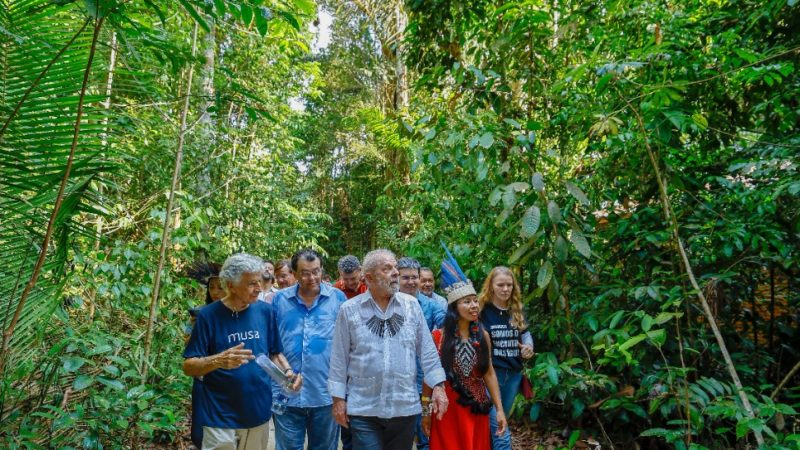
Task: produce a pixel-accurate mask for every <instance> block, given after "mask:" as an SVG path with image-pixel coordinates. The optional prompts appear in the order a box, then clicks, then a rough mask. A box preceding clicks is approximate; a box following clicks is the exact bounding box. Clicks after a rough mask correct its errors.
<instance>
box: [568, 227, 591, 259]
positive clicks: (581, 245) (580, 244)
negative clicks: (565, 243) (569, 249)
mask: <svg viewBox="0 0 800 450" xmlns="http://www.w3.org/2000/svg"><path fill="white" fill-rule="evenodd" d="M569 240H570V241H572V245H574V246H575V249H576V250H578V253H580V254H581V255H583V256H584V257H585V258H589V257H590V256H592V250H591V249H590V248H589V242H588V241H587V240H586V238H585V237H584V236H583V234H582V233H581V232H579V231H575V230H572V233H570V235H569Z"/></svg>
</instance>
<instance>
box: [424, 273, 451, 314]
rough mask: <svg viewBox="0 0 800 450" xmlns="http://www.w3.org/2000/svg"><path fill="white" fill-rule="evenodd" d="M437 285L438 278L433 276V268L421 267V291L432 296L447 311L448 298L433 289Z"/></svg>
mask: <svg viewBox="0 0 800 450" xmlns="http://www.w3.org/2000/svg"><path fill="white" fill-rule="evenodd" d="M435 287H436V279H435V278H434V277H433V270H431V268H430V267H423V268H421V269H419V291H420V292H422V293H423V294H425V295H427V296H428V297H430V298H432V299H433V301H434V302H436V303H437V304H438V305H439V306H441V307H442V309H444V310H445V311H447V299H446V298H444V297H442V296H441V295H439V294H437V293H436V292H434V291H433V289H434V288H435Z"/></svg>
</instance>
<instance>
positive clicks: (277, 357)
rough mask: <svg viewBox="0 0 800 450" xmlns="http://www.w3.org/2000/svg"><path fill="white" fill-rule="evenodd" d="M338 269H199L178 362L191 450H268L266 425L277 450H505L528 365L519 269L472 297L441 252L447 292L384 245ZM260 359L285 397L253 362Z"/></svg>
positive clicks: (241, 262)
mask: <svg viewBox="0 0 800 450" xmlns="http://www.w3.org/2000/svg"><path fill="white" fill-rule="evenodd" d="M338 272H339V278H338V280H337V281H336V282H335V283H334V284H330V283H328V282H325V281H323V273H324V272H323V266H322V257H321V255H320V254H318V253H317V252H316V251H314V250H311V249H303V250H300V251H298V252H297V253H295V254H294V255H293V256H292V258H291V260H285V261H279V262H278V263H277V264H273V263H272V262H271V261H264V260H262V259H260V258H258V257H256V256H252V255H248V254H244V253H240V254H236V255H233V256H231V257H229V258H228V259H227V260H226V261H225V263H224V264H223V265H222V266H221V267H219V266H214V265H211V264H206V265H203V266H196V267H195V268H194V270H193V271H192V275H194V276H195V278H197V279H199V280H200V281H201V282H202V283H204V284H205V285H206V287H207V290H206V302H207V305H205V306H204V307H202V308H199V309H196V310H194V317H195V322H194V325H193V326H192V329H191V334H190V336H189V338H188V342H187V344H186V349H185V351H184V353H183V356H184V363H183V370H184V373H186V375H189V376H192V377H194V385H193V389H192V424H193V426H192V440H193V441H194V442H195V444H196V445H197V446H198V447H200V448H201V449H203V450H206V449H231V450H232V449H243V450H265V449H266V448H267V442H268V435H269V433H268V421H269V419H270V417H272V419H273V422H274V426H275V440H276V448H277V449H278V450H299V449H302V448H303V446H304V444H305V443H307V445H308V447H307V448H309V449H315V450H316V449H319V450H322V449H325V450H334V449H336V448H337V446H338V444H339V439H340V438H341V441H342V447H343V448H344V449H346V450H348V449H355V450H380V449H402V450H407V449H411V448H412V446H413V445H414V444H415V443H416V448H418V449H428V448H430V449H431V450H444V449H459V450H462V449H464V450H488V449H490V448H491V449H493V450H499V449H510V448H511V436H510V433H509V430H508V423H507V420H506V417H507V416H508V415H509V413H510V410H511V407H512V405H513V402H514V398H515V397H516V395H517V393H518V391H519V387H520V384H521V382H522V378H523V374H522V368H523V360H524V359H528V358H531V357H532V356H533V339H532V338H531V334H530V333H529V332H528V331H527V323H526V321H525V318H524V315H523V308H522V301H521V295H520V289H519V286H518V284H517V282H516V279H515V276H514V273H513V272H512V271H511V270H509V269H508V268H506V267H502V266H501V267H495V268H494V269H492V271H491V272H490V273H489V275H488V276H487V278H486V281H485V282H484V283H483V287H482V289H481V290H480V292H477V291H476V290H475V288H474V287H473V285H472V283H471V281H470V280H468V279H467V277H466V276H465V275H464V273H463V271H462V270H461V269H460V268H459V266H458V263H457V262H456V261H455V259H454V258H453V257H452V255H451V254H450V253H449V252H447V257H446V258H445V260H444V262H443V263H442V265H441V280H442V283H441V286H440V287H441V288H442V291H443V293H444V294H445V295H444V296H440V295H438V294H436V293H435V292H434V285H435V281H434V280H435V279H434V272H433V270H431V269H430V268H427V267H422V266H421V265H420V263H419V262H418V261H417V260H415V259H413V258H409V257H404V258H400V259H399V260H398V259H397V258H396V256H395V255H394V253H392V252H391V251H389V250H385V249H378V250H373V251H371V252H369V253H367V254H366V255H365V256H364V259H363V264H362V263H361V262H360V261H359V260H358V258H356V257H355V256H352V255H348V256H345V257H343V258H341V259H340V260H339V262H338ZM273 283H275V284H277V287H275V286H274V285H273ZM262 354H263V355H265V357H266V358H269V360H270V361H271V362H272V364H274V366H277V368H278V370H280V371H282V372H283V378H285V379H286V380H287V384H288V388H287V385H279V384H278V383H276V382H275V381H274V380H272V379H271V378H270V376H269V375H268V374H267V371H265V370H262V368H261V367H260V366H259V364H255V363H254V360H255V359H256V358H257V357H259V356H260V355H262ZM259 361H261V359H259ZM287 389H288V390H287Z"/></svg>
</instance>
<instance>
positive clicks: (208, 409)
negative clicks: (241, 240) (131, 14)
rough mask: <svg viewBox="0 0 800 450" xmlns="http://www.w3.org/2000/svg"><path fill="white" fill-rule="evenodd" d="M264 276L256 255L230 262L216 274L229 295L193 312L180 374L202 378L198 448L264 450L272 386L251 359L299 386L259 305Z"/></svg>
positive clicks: (268, 308) (267, 310)
mask: <svg viewBox="0 0 800 450" xmlns="http://www.w3.org/2000/svg"><path fill="white" fill-rule="evenodd" d="M263 272H264V262H263V261H262V260H261V259H260V258H258V257H256V256H253V255H248V254H245V253H239V254H236V255H233V256H231V257H230V258H228V259H227V260H226V261H225V264H223V265H222V270H221V271H220V274H219V278H220V280H221V281H222V284H223V287H224V288H225V291H226V292H227V295H226V296H225V297H224V298H223V299H222V300H220V301H218V302H214V303H212V304H210V305H208V306H206V307H204V308H202V309H201V310H200V311H199V312H198V313H197V322H196V323H195V326H194V328H193V329H192V336H191V337H190V338H189V343H188V344H187V345H186V350H184V352H183V357H184V358H185V359H184V362H183V372H184V373H185V374H186V375H189V376H192V377H202V379H203V381H202V382H203V387H204V391H203V392H204V399H203V400H204V401H203V402H201V405H202V411H199V414H197V416H198V420H200V421H201V424H202V426H203V444H202V450H212V449H234V448H235V449H238V450H266V449H267V443H268V438H269V430H268V427H267V421H269V418H270V416H271V414H272V409H271V407H272V395H271V384H270V379H269V377H268V376H267V374H266V372H264V371H263V370H262V369H261V368H260V367H258V365H257V364H255V363H253V364H250V361H251V360H253V359H255V355H259V354H262V353H263V354H266V355H269V356H270V359H272V360H273V362H275V364H276V365H277V366H278V367H280V368H282V369H283V370H285V371H286V375H288V376H289V377H291V378H294V380H295V381H294V386H293V388H295V389H299V388H300V386H301V384H302V378H301V377H300V376H299V375H295V374H294V373H293V372H292V371H291V367H290V366H289V363H288V361H287V360H286V358H285V357H284V356H283V353H282V347H281V342H280V340H279V339H278V333H277V331H278V328H277V326H276V325H275V317H274V316H273V314H272V305H270V304H268V303H264V302H259V301H257V299H258V294H259V293H260V292H261V284H260V282H261V274H262V273H263ZM237 442H238V444H237Z"/></svg>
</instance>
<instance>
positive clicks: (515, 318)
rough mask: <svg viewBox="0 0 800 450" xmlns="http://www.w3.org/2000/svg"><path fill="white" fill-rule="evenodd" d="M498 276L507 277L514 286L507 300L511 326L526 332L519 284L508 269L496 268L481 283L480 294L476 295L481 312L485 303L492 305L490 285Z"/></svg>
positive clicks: (492, 294)
mask: <svg viewBox="0 0 800 450" xmlns="http://www.w3.org/2000/svg"><path fill="white" fill-rule="evenodd" d="M498 275H508V276H509V277H511V281H512V283H513V284H514V288H513V290H512V291H511V297H510V298H509V299H508V310H509V311H510V312H511V325H512V326H514V327H515V328H516V329H518V330H519V331H525V330H527V329H528V323H527V322H526V321H525V315H524V314H522V294H521V293H520V289H519V283H517V277H516V276H514V272H512V271H511V269H509V268H508V267H505V266H497V267H495V268H494V269H492V271H491V272H489V275H488V276H487V277H486V280H485V281H484V282H483V287H482V288H481V292H480V294H478V302H480V309H481V311H483V307H484V306H486V304H487V303H492V299H493V298H494V291H493V290H492V285H493V284H494V278H495V277H496V276H498Z"/></svg>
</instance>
